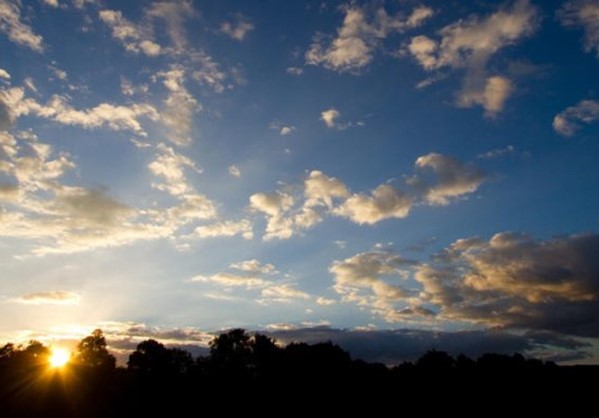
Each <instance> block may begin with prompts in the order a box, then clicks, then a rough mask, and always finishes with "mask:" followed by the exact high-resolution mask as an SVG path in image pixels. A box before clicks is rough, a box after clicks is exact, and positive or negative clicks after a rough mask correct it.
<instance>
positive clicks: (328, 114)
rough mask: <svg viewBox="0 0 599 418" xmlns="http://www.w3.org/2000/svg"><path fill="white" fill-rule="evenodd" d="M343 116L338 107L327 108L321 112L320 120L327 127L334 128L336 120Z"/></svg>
mask: <svg viewBox="0 0 599 418" xmlns="http://www.w3.org/2000/svg"><path fill="white" fill-rule="evenodd" d="M340 116H341V113H339V111H338V110H337V109H333V108H331V109H327V110H324V111H323V112H322V113H321V114H320V120H321V121H323V122H324V124H325V125H326V126H327V128H334V127H335V126H336V123H337V122H336V121H337V119H339V117H340Z"/></svg>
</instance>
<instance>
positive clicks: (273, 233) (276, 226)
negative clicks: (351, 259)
mask: <svg viewBox="0 0 599 418" xmlns="http://www.w3.org/2000/svg"><path fill="white" fill-rule="evenodd" d="M416 170H417V174H415V175H412V176H410V177H407V181H406V185H407V186H409V189H408V191H402V190H400V189H398V188H396V187H395V186H393V185H391V184H380V185H378V186H377V187H375V188H374V189H373V190H371V191H370V192H369V193H353V194H352V193H351V192H350V190H349V188H348V187H347V186H346V185H345V184H344V183H343V182H342V181H341V180H339V179H337V178H335V177H329V176H327V175H326V174H324V173H323V172H321V171H319V170H313V171H311V172H309V174H308V175H307V176H306V178H305V180H304V183H303V185H302V186H295V187H288V186H286V187H284V190H279V191H277V192H275V193H256V194H254V195H252V196H251V197H250V208H251V209H253V210H254V211H257V212H262V213H263V214H264V215H265V218H266V221H267V225H266V233H265V235H264V237H263V238H264V239H265V240H271V239H288V238H290V237H292V236H293V235H294V234H296V233H298V232H299V231H302V230H306V229H309V228H311V227H313V226H315V225H317V224H319V223H320V222H322V221H323V219H324V217H325V216H326V215H334V216H340V217H344V218H347V219H349V220H351V221H352V222H355V223H358V224H369V225H372V224H376V223H378V222H380V221H383V220H385V219H392V218H405V217H407V216H408V215H409V213H410V211H411V209H412V207H413V206H414V205H416V204H424V205H447V204H449V203H451V201H453V200H456V199H458V198H463V197H465V196H467V195H469V194H471V193H474V192H475V191H476V190H478V188H479V187H480V185H481V184H482V183H483V182H484V180H485V179H486V176H485V175H484V173H483V172H482V171H481V170H479V169H478V168H476V167H474V166H473V165H470V164H463V163H461V162H460V161H458V160H456V159H455V158H452V157H449V156H445V155H441V154H435V153H431V154H428V155H424V156H421V157H420V158H418V159H417V160H416ZM426 171H432V173H433V174H434V176H433V178H431V179H429V178H428V177H429V176H427V175H425V174H426ZM297 189H301V190H302V191H303V195H299V194H297V193H293V192H292V190H297Z"/></svg>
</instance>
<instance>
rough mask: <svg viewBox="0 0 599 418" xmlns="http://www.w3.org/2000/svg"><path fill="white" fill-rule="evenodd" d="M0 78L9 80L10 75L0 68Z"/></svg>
mask: <svg viewBox="0 0 599 418" xmlns="http://www.w3.org/2000/svg"><path fill="white" fill-rule="evenodd" d="M0 78H3V79H5V80H10V74H9V73H8V72H7V71H6V70H5V69H3V68H0Z"/></svg>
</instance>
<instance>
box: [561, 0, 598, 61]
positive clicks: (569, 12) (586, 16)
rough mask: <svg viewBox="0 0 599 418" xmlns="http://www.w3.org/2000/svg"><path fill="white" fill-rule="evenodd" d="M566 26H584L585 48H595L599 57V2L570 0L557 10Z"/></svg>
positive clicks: (587, 50)
mask: <svg viewBox="0 0 599 418" xmlns="http://www.w3.org/2000/svg"><path fill="white" fill-rule="evenodd" d="M557 16H558V18H559V19H560V22H561V23H562V25H564V26H582V27H583V29H584V49H585V51H586V52H592V51H593V50H595V53H596V55H597V58H599V4H597V3H596V2H595V1H591V0H570V1H567V2H565V3H564V5H563V6H562V8H561V9H560V10H559V11H558V12H557Z"/></svg>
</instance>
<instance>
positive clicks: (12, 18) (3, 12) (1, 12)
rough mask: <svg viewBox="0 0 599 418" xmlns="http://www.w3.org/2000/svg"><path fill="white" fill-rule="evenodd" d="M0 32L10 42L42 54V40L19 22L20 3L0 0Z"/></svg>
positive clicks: (29, 27)
mask: <svg viewBox="0 0 599 418" xmlns="http://www.w3.org/2000/svg"><path fill="white" fill-rule="evenodd" d="M0 32H2V33H4V34H6V35H7V36H8V39H10V40H11V41H12V42H14V43H16V44H18V45H22V46H25V47H27V48H30V49H31V50H33V51H35V52H43V51H44V45H43V38H42V37H41V36H40V35H38V34H36V33H35V32H34V31H33V29H32V28H31V26H29V25H27V24H25V23H24V22H23V21H22V20H21V2H20V1H19V2H15V1H9V0H0Z"/></svg>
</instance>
